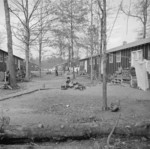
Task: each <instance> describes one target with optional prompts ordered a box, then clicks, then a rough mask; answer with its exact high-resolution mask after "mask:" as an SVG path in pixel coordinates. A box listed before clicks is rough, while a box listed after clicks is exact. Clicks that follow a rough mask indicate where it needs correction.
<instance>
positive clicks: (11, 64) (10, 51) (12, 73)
mask: <svg viewBox="0 0 150 149" xmlns="http://www.w3.org/2000/svg"><path fill="white" fill-rule="evenodd" d="M4 9H5V19H6V30H7V47H8V67H9V68H8V70H9V72H10V86H11V87H12V88H13V89H15V88H16V87H17V83H16V75H15V63H14V57H13V47H12V32H11V24H10V13H9V6H8V1H7V0H4Z"/></svg>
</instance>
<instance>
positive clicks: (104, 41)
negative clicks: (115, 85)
mask: <svg viewBox="0 0 150 149" xmlns="http://www.w3.org/2000/svg"><path fill="white" fill-rule="evenodd" d="M98 5H99V8H100V10H101V14H102V18H101V42H102V45H101V46H102V54H103V107H102V109H103V110H107V109H108V107H107V73H106V66H107V54H106V49H107V35H106V30H107V24H106V0H103V1H102V2H101V1H100V0H98Z"/></svg>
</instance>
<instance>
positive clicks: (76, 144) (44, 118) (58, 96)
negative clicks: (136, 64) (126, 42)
mask: <svg viewBox="0 0 150 149" xmlns="http://www.w3.org/2000/svg"><path fill="white" fill-rule="evenodd" d="M66 77H67V76H58V77H55V76H54V75H44V76H43V77H42V78H41V79H40V78H38V77H36V78H33V79H32V80H31V82H22V83H19V84H18V85H19V86H20V89H18V90H13V91H10V90H2V89H1V90H0V95H1V97H0V98H1V99H2V98H3V97H7V96H10V95H14V94H15V93H18V92H20V93H21V92H24V91H30V90H33V89H38V88H49V89H48V90H40V91H36V92H33V93H30V94H26V95H22V96H19V97H16V98H10V99H7V100H4V101H0V107H1V109H0V115H1V116H9V117H10V125H21V126H29V127H32V126H38V125H40V124H42V125H43V126H44V127H49V126H54V125H60V126H63V125H66V124H72V123H86V122H90V123H92V122H107V123H111V124H114V123H115V121H116V119H117V117H118V115H119V113H121V118H120V120H119V125H121V124H123V125H128V124H136V123H137V122H140V121H143V120H150V91H142V90H139V89H133V88H131V87H129V86H123V85H113V84H110V83H109V84H108V105H110V103H111V102H112V101H116V100H120V101H121V110H120V111H119V112H116V113H112V112H110V111H106V112H104V111H102V110H101V108H102V84H99V83H96V82H95V83H94V85H93V84H90V80H89V79H88V78H87V77H78V78H77V80H76V81H80V82H82V84H84V85H85V86H86V90H83V91H80V90H74V89H68V90H61V89H60V86H61V84H63V83H64V81H65V79H66ZM1 84H2V83H1ZM112 140H114V141H113V144H114V143H116V142H117V141H118V140H119V138H114V139H112ZM95 142H96V143H95ZM100 142H101V144H103V146H105V145H106V138H104V139H103V140H101V139H98V138H97V139H96V140H93V139H91V140H86V141H69V142H67V143H61V144H60V143H51V144H43V145H41V144H40V145H38V144H29V145H28V144H27V145H25V146H22V145H21V146H6V145H5V146H1V147H0V148H17V147H18V148H46V149H47V148H73V149H74V148H77V149H78V148H98V147H96V145H95V144H100ZM122 142H124V144H122ZM126 142H128V143H126ZM120 143H121V144H122V147H121V148H123V145H124V148H125V147H126V148H133V149H134V148H137V149H138V147H137V146H139V149H140V146H141V145H142V144H144V145H143V146H144V147H145V148H147V149H148V148H150V144H149V139H148V138H138V139H135V138H134V139H133V140H132V141H131V140H130V139H129V140H128V139H126V140H124V141H120ZM118 144H119V143H118ZM132 144H135V145H132ZM127 145H129V146H127ZM118 146H119V145H118ZM99 148H100V147H99ZM118 148H119V147H118Z"/></svg>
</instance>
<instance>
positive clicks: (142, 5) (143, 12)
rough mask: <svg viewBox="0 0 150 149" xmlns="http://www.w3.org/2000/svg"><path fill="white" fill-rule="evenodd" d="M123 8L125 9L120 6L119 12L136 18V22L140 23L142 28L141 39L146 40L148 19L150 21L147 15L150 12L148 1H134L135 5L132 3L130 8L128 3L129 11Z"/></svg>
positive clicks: (149, 2)
mask: <svg viewBox="0 0 150 149" xmlns="http://www.w3.org/2000/svg"><path fill="white" fill-rule="evenodd" d="M125 8H126V7H125V6H123V4H122V5H121V10H122V12H123V13H124V14H126V15H127V16H130V17H133V18H136V19H137V20H138V21H140V22H141V23H142V26H143V27H142V28H143V31H142V35H143V38H146V37H147V29H148V28H147V27H148V24H149V22H148V19H150V17H149V13H148V12H150V0H138V1H136V3H133V6H132V7H131V3H130V7H129V10H128V9H125ZM131 8H132V9H131Z"/></svg>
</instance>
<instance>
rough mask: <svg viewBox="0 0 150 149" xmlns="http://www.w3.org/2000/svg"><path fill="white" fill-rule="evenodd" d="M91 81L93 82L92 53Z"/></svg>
mask: <svg viewBox="0 0 150 149" xmlns="http://www.w3.org/2000/svg"><path fill="white" fill-rule="evenodd" d="M90 60H91V83H93V57H92V54H91V59H90Z"/></svg>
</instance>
